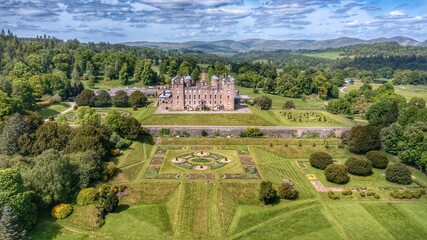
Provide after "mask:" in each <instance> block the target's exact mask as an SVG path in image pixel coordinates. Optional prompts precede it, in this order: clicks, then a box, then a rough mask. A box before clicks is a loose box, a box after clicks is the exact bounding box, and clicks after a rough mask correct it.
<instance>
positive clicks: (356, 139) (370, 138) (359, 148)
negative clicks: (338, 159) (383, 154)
mask: <svg viewBox="0 0 427 240" xmlns="http://www.w3.org/2000/svg"><path fill="white" fill-rule="evenodd" d="M348 145H349V147H350V151H352V152H354V153H366V152H369V151H371V150H377V149H380V147H381V142H380V130H379V128H377V127H373V126H369V125H368V126H356V127H352V128H351V130H350V137H349V142H348Z"/></svg>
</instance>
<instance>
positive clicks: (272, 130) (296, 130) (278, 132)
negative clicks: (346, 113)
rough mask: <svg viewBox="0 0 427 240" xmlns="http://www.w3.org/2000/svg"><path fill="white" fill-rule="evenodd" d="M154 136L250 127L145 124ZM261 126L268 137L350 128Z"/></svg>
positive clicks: (227, 132)
mask: <svg viewBox="0 0 427 240" xmlns="http://www.w3.org/2000/svg"><path fill="white" fill-rule="evenodd" d="M144 128H147V129H148V130H149V131H150V133H151V134H152V135H154V136H158V135H159V132H160V130H161V129H163V128H165V129H166V128H167V129H169V130H170V132H171V135H173V136H175V135H178V134H179V133H180V132H185V133H188V134H190V135H191V136H200V135H201V132H202V130H205V131H206V132H207V133H208V134H209V136H222V137H227V136H230V137H237V136H239V134H240V133H241V132H243V131H245V130H246V128H248V127H247V126H144ZM251 128H259V129H260V130H261V131H262V132H265V133H266V135H267V137H283V138H292V137H310V136H313V135H317V136H319V137H333V136H335V137H341V135H342V134H343V132H345V131H347V130H350V128H349V127H324V128H322V127H262V126H259V127H251Z"/></svg>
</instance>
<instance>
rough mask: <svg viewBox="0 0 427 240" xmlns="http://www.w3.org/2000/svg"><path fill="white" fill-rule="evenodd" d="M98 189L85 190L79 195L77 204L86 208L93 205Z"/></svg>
mask: <svg viewBox="0 0 427 240" xmlns="http://www.w3.org/2000/svg"><path fill="white" fill-rule="evenodd" d="M96 194H97V193H96V189H95V188H83V189H82V190H80V192H79V194H78V195H77V200H76V202H77V204H78V205H80V206H86V205H89V204H93V203H95V201H96V196H97V195H96Z"/></svg>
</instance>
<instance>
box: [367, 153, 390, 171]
mask: <svg viewBox="0 0 427 240" xmlns="http://www.w3.org/2000/svg"><path fill="white" fill-rule="evenodd" d="M366 159H368V161H370V162H371V163H372V167H374V168H379V169H385V168H386V167H387V165H388V159H387V157H386V155H385V153H383V152H381V151H375V150H374V151H369V152H368V153H367V154H366Z"/></svg>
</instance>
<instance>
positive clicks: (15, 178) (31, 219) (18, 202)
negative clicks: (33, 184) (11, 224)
mask: <svg viewBox="0 0 427 240" xmlns="http://www.w3.org/2000/svg"><path fill="white" fill-rule="evenodd" d="M32 199H33V197H32V194H31V193H30V192H28V191H26V190H25V187H24V183H23V181H22V178H21V174H20V173H19V171H18V170H16V169H10V168H9V169H4V170H0V206H10V207H11V208H13V209H14V214H16V216H17V217H18V222H19V224H20V226H21V227H22V228H23V229H27V230H29V229H30V228H31V227H32V226H33V225H34V224H35V223H36V219H37V207H36V205H35V204H34V203H33V202H32Z"/></svg>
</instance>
